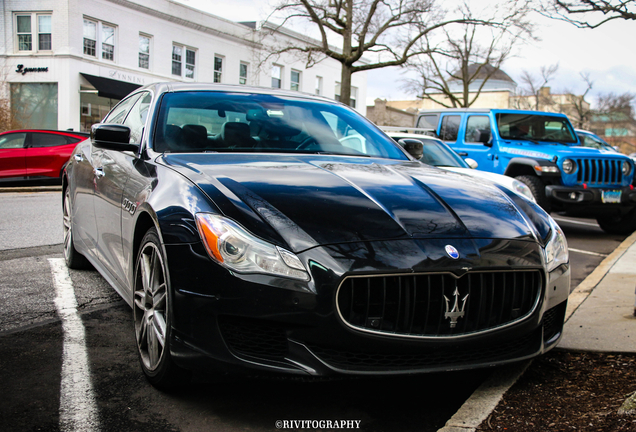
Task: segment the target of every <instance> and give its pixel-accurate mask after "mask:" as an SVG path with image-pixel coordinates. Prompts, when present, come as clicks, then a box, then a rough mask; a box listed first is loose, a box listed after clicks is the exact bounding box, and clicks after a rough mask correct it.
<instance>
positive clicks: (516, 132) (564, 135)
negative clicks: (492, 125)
mask: <svg viewBox="0 0 636 432" xmlns="http://www.w3.org/2000/svg"><path fill="white" fill-rule="evenodd" d="M497 128H498V130H499V136H500V137H501V138H503V139H514V140H528V141H548V142H562V143H576V142H577V139H576V136H575V135H574V131H573V130H572V126H570V123H569V122H568V121H567V119H566V118H564V117H557V116H551V115H538V114H509V113H498V114H497Z"/></svg>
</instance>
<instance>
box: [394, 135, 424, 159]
mask: <svg viewBox="0 0 636 432" xmlns="http://www.w3.org/2000/svg"><path fill="white" fill-rule="evenodd" d="M398 144H400V145H401V146H402V147H404V150H406V152H407V153H408V154H410V155H411V156H413V157H414V158H415V159H417V160H420V159H422V156H424V144H422V142H421V141H420V140H416V139H409V138H402V139H401V140H399V141H398Z"/></svg>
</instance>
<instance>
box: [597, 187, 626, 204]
mask: <svg viewBox="0 0 636 432" xmlns="http://www.w3.org/2000/svg"><path fill="white" fill-rule="evenodd" d="M621 194H622V191H620V190H604V191H601V202H602V203H603V204H620V203H621Z"/></svg>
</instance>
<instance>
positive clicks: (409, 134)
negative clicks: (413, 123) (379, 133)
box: [383, 131, 441, 141]
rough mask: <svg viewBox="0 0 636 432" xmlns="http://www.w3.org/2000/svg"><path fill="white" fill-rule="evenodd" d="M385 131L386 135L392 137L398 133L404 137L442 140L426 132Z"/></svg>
mask: <svg viewBox="0 0 636 432" xmlns="http://www.w3.org/2000/svg"><path fill="white" fill-rule="evenodd" d="M383 132H384V133H385V134H386V135H388V136H390V137H391V138H393V137H394V136H396V135H399V136H400V137H402V138H414V139H421V138H424V139H426V140H431V141H441V140H440V139H439V138H435V137H433V136H430V135H424V134H414V133H407V132H398V131H383Z"/></svg>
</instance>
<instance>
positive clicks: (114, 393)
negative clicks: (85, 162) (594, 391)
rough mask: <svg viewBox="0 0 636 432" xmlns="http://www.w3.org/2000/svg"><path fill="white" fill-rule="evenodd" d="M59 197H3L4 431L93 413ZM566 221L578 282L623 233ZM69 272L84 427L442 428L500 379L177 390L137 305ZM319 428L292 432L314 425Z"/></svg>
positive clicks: (0, 330) (477, 374) (263, 383)
mask: <svg viewBox="0 0 636 432" xmlns="http://www.w3.org/2000/svg"><path fill="white" fill-rule="evenodd" d="M60 199H61V197H60V194H59V193H41V194H0V230H1V231H0V293H1V294H2V295H0V389H2V392H3V393H4V396H3V403H2V404H0V425H2V427H1V428H2V430H3V431H25V430H45V431H47V430H51V431H57V430H73V429H72V428H70V427H69V426H68V423H66V420H65V419H66V418H67V417H68V415H69V410H70V414H71V415H75V414H77V415H80V414H81V412H82V410H83V408H82V406H83V405H82V404H81V403H79V402H77V403H74V401H75V400H76V399H73V398H71V399H70V402H69V397H68V394H69V393H68V386H69V383H71V385H72V384H73V383H77V382H78V381H79V382H81V380H82V378H81V376H79V375H78V374H74V373H73V371H71V372H69V371H68V370H67V368H66V366H65V365H66V360H65V359H67V358H68V356H69V351H68V344H67V343H65V339H64V332H63V330H62V327H63V325H68V318H67V317H66V316H67V315H66V312H65V311H64V310H63V309H60V308H59V302H56V298H58V299H59V297H60V294H59V283H58V282H56V281H57V279H54V273H53V272H54V268H55V263H56V262H57V263H58V264H59V260H60V259H61V258H62V248H61V245H60V244H59V243H61V237H62V235H61V231H62V225H61V208H60ZM557 218H558V217H557ZM557 220H558V222H559V224H560V225H561V226H562V227H563V229H564V231H565V233H566V236H567V238H568V242H569V246H570V251H571V252H570V257H571V263H572V269H573V272H572V282H573V287H574V286H576V284H578V282H580V281H581V280H583V279H584V278H585V276H586V275H587V274H589V273H590V272H591V271H592V270H593V269H594V268H595V267H596V265H598V263H600V262H601V261H602V260H603V258H604V257H605V256H606V255H607V254H609V253H611V252H612V250H614V248H615V247H616V246H617V245H618V244H619V243H620V242H621V241H622V240H623V237H621V236H611V235H607V234H605V233H603V232H602V231H601V230H600V228H598V226H597V225H596V224H595V223H594V222H593V221H590V220H576V219H570V218H558V219H557ZM51 260H53V261H51ZM56 260H57V261H56ZM68 275H69V278H70V284H69V286H70V287H71V290H72V292H73V293H74V294H75V298H76V300H77V306H76V307H74V308H73V309H74V310H75V309H76V310H77V316H78V317H79V322H80V323H81V326H80V327H82V328H83V332H82V335H83V337H82V343H81V344H80V345H82V346H81V347H80V348H81V349H82V350H84V351H82V352H84V353H85V355H86V358H87V364H88V370H87V371H85V373H86V377H85V378H84V379H85V380H86V381H87V383H85V384H88V387H86V388H87V389H88V390H86V391H83V394H81V395H79V396H81V397H84V400H88V402H90V404H92V406H94V411H90V412H91V413H93V414H91V419H90V420H91V422H90V424H88V425H87V426H86V427H85V428H84V430H95V431H204V430H205V431H209V430H215V431H232V432H234V431H247V430H249V431H257V432H258V431H269V430H277V427H276V422H277V421H278V420H280V421H285V420H287V421H291V420H312V421H320V420H349V421H360V423H359V428H360V429H361V430H364V431H365V432H370V431H387V432H388V431H396V432H397V431H399V432H406V431H418V432H421V431H436V430H437V429H438V428H440V427H442V426H443V425H444V423H445V422H446V421H447V420H448V419H449V418H450V417H451V416H452V415H453V414H454V413H455V411H456V410H457V409H458V407H459V406H460V405H461V404H462V403H463V401H464V400H465V399H466V398H467V397H468V396H470V394H471V393H472V391H473V390H474V389H475V388H476V387H477V386H478V385H479V384H480V383H481V382H482V381H483V380H484V379H485V377H487V376H488V375H489V374H490V373H493V371H473V372H464V373H454V374H434V375H433V374H431V375H423V376H416V377H398V378H396V377H393V378H388V379H370V378H360V379H343V380H327V381H315V382H304V381H293V380H282V379H281V380H273V379H263V378H258V377H249V378H237V377H224V378H223V379H210V378H209V377H196V379H195V382H194V383H193V384H192V385H190V386H189V387H186V388H185V389H183V390H182V391H180V392H179V393H175V394H166V393H162V392H159V391H157V390H155V389H154V388H152V387H151V386H150V385H149V384H147V382H146V381H145V379H144V378H143V377H142V375H141V372H140V369H139V365H138V360H137V355H136V352H135V341H134V335H133V329H132V319H131V311H130V308H129V307H128V306H127V305H126V304H125V303H123V302H122V301H121V300H120V298H119V297H118V296H117V294H116V293H115V292H114V290H112V289H111V288H110V287H109V286H108V284H107V283H106V282H105V281H104V279H103V278H101V276H100V275H99V274H98V273H97V272H95V271H73V270H71V271H69V273H68ZM65 350H66V354H65ZM83 355H84V354H83ZM494 373H496V370H494ZM75 396H77V395H75ZM80 399H81V398H80ZM69 404H70V405H69ZM65 407H66V408H65ZM68 407H70V408H68ZM323 424H324V423H323ZM352 424H353V425H354V428H355V425H358V423H352ZM309 426H310V427H308V428H305V429H300V428H294V430H312V429H313V430H315V428H313V427H312V426H311V424H309Z"/></svg>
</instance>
